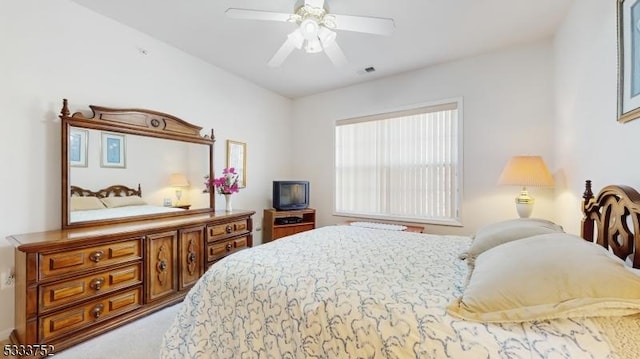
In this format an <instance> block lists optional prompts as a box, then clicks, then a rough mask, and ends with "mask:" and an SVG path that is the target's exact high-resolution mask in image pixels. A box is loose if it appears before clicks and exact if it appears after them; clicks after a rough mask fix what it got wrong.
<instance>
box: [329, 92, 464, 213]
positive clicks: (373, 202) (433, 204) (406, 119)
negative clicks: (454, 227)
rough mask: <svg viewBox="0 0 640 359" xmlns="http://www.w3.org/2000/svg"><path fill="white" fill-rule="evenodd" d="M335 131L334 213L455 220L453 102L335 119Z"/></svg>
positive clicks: (456, 183)
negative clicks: (346, 118)
mask: <svg viewBox="0 0 640 359" xmlns="http://www.w3.org/2000/svg"><path fill="white" fill-rule="evenodd" d="M335 131H336V132H335V192H334V193H335V211H336V213H337V214H346V215H365V216H369V217H381V218H395V219H398V218H400V219H412V220H426V221H429V220H434V221H450V220H456V221H457V220H458V205H459V200H458V198H459V180H458V179H459V178H458V177H459V176H458V175H459V172H460V168H459V166H460V160H459V159H460V156H461V153H460V150H459V133H458V131H459V124H458V102H452V103H444V104H439V105H435V106H428V107H421V108H416V109H412V110H407V111H401V112H394V113H387V114H380V115H373V116H367V117H360V118H355V119H348V120H340V121H337V122H336V130H335Z"/></svg>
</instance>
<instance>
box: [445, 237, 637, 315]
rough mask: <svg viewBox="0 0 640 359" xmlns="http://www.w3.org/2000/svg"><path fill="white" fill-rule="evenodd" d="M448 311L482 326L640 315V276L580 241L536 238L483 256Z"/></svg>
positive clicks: (590, 245)
mask: <svg viewBox="0 0 640 359" xmlns="http://www.w3.org/2000/svg"><path fill="white" fill-rule="evenodd" d="M447 312H448V313H449V314H451V315H453V316H457V317H460V318H464V319H468V320H473V321H480V322H522V321H530V320H543V319H553V318H569V317H593V316H616V315H628V314H634V313H640V276H638V275H636V274H634V273H632V272H631V271H629V270H627V269H626V268H625V265H624V263H623V262H622V261H620V260H616V259H614V258H611V256H610V255H609V254H608V253H607V251H606V250H605V249H604V248H602V247H600V246H599V245H597V244H593V243H589V242H587V241H585V240H583V239H582V238H579V237H577V236H574V235H570V234H566V233H554V234H545V235H540V236H534V237H530V238H524V239H521V240H518V241H513V242H510V243H506V244H503V245H501V246H497V247H494V248H492V249H489V250H487V251H486V252H484V253H482V254H481V255H479V256H478V258H477V259H476V265H475V270H474V271H473V273H472V274H471V278H470V281H469V284H468V286H467V287H466V289H465V291H464V293H463V294H462V296H461V297H460V298H458V299H457V300H456V301H454V302H453V303H451V304H450V305H449V306H448V307H447Z"/></svg>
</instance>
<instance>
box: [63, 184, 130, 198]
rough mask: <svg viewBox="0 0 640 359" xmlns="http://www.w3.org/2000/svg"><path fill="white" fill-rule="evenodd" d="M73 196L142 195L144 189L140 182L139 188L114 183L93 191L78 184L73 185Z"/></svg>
mask: <svg viewBox="0 0 640 359" xmlns="http://www.w3.org/2000/svg"><path fill="white" fill-rule="evenodd" d="M70 190H71V193H70V194H71V196H80V197H98V198H106V197H124V196H140V197H142V189H141V188H140V184H138V189H134V188H129V187H127V186H123V185H119V184H117V185H113V186H109V187H107V188H103V189H101V190H98V191H97V192H93V191H91V190H88V189H84V188H81V187H78V186H71V188H70Z"/></svg>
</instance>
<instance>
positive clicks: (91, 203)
mask: <svg viewBox="0 0 640 359" xmlns="http://www.w3.org/2000/svg"><path fill="white" fill-rule="evenodd" d="M70 206H71V210H72V211H85V210H90V209H104V204H102V202H100V199H98V197H81V196H71V203H70Z"/></svg>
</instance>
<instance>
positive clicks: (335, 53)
mask: <svg viewBox="0 0 640 359" xmlns="http://www.w3.org/2000/svg"><path fill="white" fill-rule="evenodd" d="M318 39H320V43H321V44H322V48H323V49H324V52H325V53H326V54H327V56H328V57H329V60H331V62H333V64H334V65H336V66H338V67H340V66H344V65H346V64H347V58H346V57H345V56H344V53H343V52H342V49H341V48H340V46H338V43H337V42H336V33H335V31H331V30H329V29H328V28H326V27H324V26H321V27H320V29H319V30H318Z"/></svg>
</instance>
